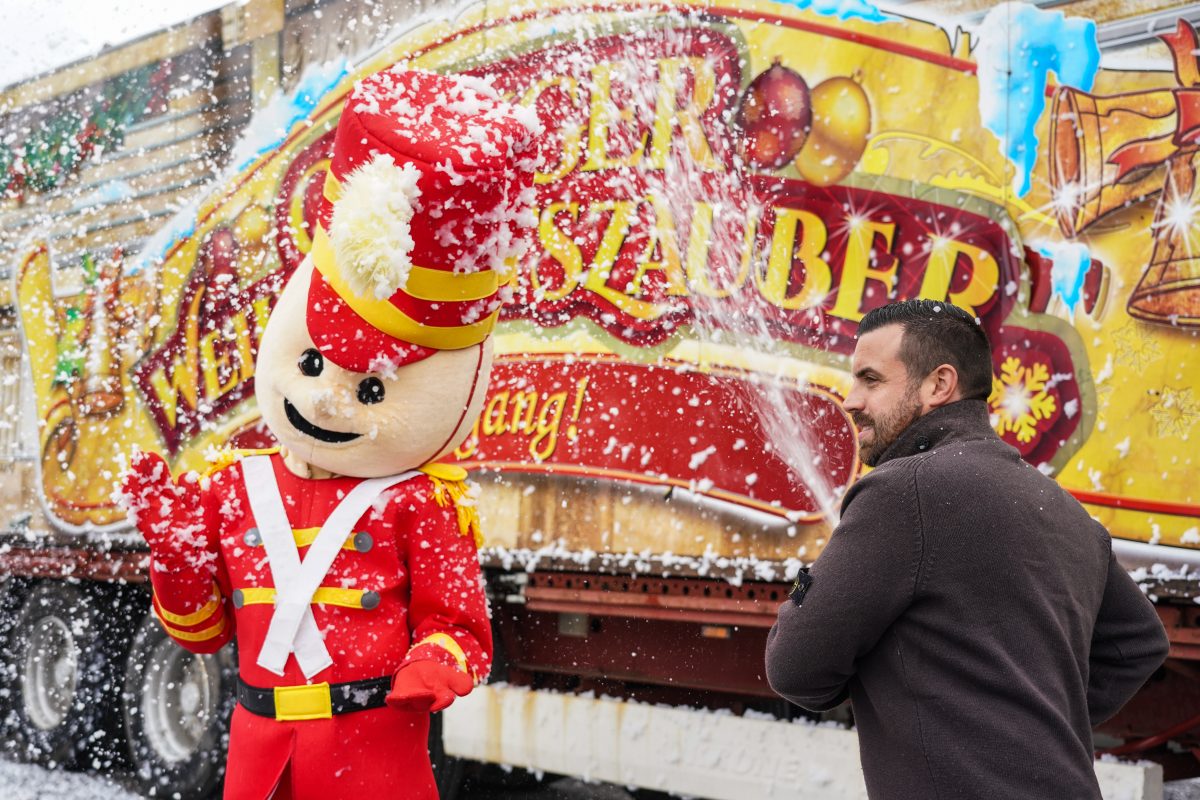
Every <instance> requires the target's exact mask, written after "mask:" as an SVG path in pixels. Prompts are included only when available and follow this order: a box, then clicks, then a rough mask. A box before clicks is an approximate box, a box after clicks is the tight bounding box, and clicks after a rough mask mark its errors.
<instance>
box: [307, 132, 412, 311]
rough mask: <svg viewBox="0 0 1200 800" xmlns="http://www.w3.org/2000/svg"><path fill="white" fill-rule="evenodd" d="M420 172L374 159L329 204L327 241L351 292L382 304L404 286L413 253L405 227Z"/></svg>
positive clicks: (389, 160) (386, 159) (353, 174)
mask: <svg viewBox="0 0 1200 800" xmlns="http://www.w3.org/2000/svg"><path fill="white" fill-rule="evenodd" d="M420 177H421V172H420V171H419V170H418V169H417V168H416V167H415V166H413V165H412V164H409V163H406V164H404V166H402V167H398V166H396V162H395V160H394V159H393V158H392V157H391V156H390V155H386V154H382V155H377V156H376V157H375V158H373V159H371V160H370V161H368V162H367V163H366V164H363V165H362V166H361V167H359V168H358V169H356V170H354V171H353V172H351V173H350V174H349V175H347V176H346V178H345V180H344V181H343V182H342V187H341V188H342V192H341V197H339V198H338V200H337V202H336V203H334V204H333V219H332V220H331V222H330V225H329V228H330V229H329V239H330V241H331V242H332V243H333V253H334V256H335V257H336V258H337V263H338V267H339V269H340V270H341V272H342V276H343V277H344V278H345V280H346V283H347V284H348V285H349V287H350V289H351V291H353V292H355V293H356V294H358V295H359V296H361V297H366V296H367V295H368V294H374V295H375V297H377V298H379V299H381V300H382V299H386V298H388V297H391V296H392V295H393V294H395V293H396V290H397V289H399V288H401V287H402V286H404V285H405V283H407V282H408V274H409V272H410V271H411V270H412V260H411V258H410V256H411V254H412V248H413V239H412V232H411V230H410V228H409V225H410V223H411V221H412V217H413V213H414V212H415V211H416V208H417V200H418V198H420V196H421V190H420V188H419V187H418V186H417V181H418V179H420Z"/></svg>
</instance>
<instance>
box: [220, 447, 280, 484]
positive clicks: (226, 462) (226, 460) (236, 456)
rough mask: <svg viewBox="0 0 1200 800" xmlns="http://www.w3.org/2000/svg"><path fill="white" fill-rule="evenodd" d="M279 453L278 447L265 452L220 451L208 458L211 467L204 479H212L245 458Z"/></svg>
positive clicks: (269, 448) (229, 449) (230, 448)
mask: <svg viewBox="0 0 1200 800" xmlns="http://www.w3.org/2000/svg"><path fill="white" fill-rule="evenodd" d="M278 452H279V448H278V447H268V448H266V449H264V450H248V449H247V450H241V449H235V448H232V447H227V448H225V449H224V450H218V451H217V452H216V453H213V454H211V455H210V456H208V461H209V467H208V469H207V470H206V471H205V472H204V477H206V478H208V477H211V476H213V475H215V474H216V473H218V472H220V471H221V470H223V469H225V468H227V467H229V466H230V465H232V464H236V463H237V462H239V461H241V460H242V459H243V458H248V457H250V456H270V455H274V454H275V453H278Z"/></svg>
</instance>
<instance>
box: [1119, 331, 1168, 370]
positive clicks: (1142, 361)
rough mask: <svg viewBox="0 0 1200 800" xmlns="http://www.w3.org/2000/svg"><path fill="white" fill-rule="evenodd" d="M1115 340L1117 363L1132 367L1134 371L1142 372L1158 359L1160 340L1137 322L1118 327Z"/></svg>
mask: <svg viewBox="0 0 1200 800" xmlns="http://www.w3.org/2000/svg"><path fill="white" fill-rule="evenodd" d="M1113 340H1114V343H1115V344H1116V346H1117V348H1116V349H1117V363H1118V364H1122V365H1124V366H1128V367H1131V368H1132V369H1133V371H1134V372H1141V371H1142V370H1144V369H1146V367H1148V366H1150V365H1151V364H1153V363H1155V362H1156V361H1158V358H1159V355H1160V351H1159V348H1158V342H1157V341H1155V339H1154V337H1152V336H1148V335H1147V334H1146V330H1145V327H1144V326H1139V325H1138V324H1137V323H1136V322H1130V323H1129V324H1127V325H1125V326H1123V327H1121V328H1118V329H1117V332H1116V334H1114V336H1113Z"/></svg>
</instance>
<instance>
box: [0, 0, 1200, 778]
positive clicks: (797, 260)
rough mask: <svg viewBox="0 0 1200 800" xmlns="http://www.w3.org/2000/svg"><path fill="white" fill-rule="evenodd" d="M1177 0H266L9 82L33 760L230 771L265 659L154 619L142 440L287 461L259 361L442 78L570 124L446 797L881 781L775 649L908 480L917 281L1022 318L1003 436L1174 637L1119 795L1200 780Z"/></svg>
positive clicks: (7, 657)
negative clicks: (863, 390)
mask: <svg viewBox="0 0 1200 800" xmlns="http://www.w3.org/2000/svg"><path fill="white" fill-rule="evenodd" d="M1051 6H1052V8H1051ZM1155 9H1156V10H1153V11H1145V10H1144V8H1143V6H1142V5H1141V4H1135V3H1112V4H1105V5H1103V6H1098V5H1096V4H1088V3H1082V2H1066V3H1063V2H1038V3H1033V4H1020V3H1015V4H1006V5H1003V6H996V7H990V6H989V4H987V3H969V4H965V5H964V4H947V3H941V2H936V0H926V1H924V2H914V3H908V4H903V5H900V6H897V7H895V8H890V9H885V8H882V7H876V6H874V5H871V4H870V3H869V2H867V1H866V0H848V1H847V2H843V3H839V4H831V3H824V2H818V1H817V0H780V1H779V2H776V1H775V0H742V1H740V2H736V3H732V2H728V3H722V2H719V1H718V0H714V2H684V1H683V0H652V1H651V0H634V1H633V2H614V3H583V2H574V1H568V0H533V1H532V2H520V1H519V0H518V1H516V2H508V1H507V0H489V1H488V2H483V3H479V2H466V3H463V4H458V5H452V4H448V3H443V2H436V1H435V2H428V3H413V2H408V1H407V0H397V1H396V2H381V1H377V2H372V1H371V0H320V1H317V0H248V1H247V0H243V1H242V2H236V3H230V4H229V5H227V6H224V7H222V8H220V9H217V10H215V11H212V12H208V13H205V14H202V15H200V16H197V17H196V18H195V19H192V20H190V21H187V22H184V23H181V24H179V25H177V26H174V27H172V28H169V29H167V30H163V31H161V32H157V33H154V34H151V35H148V36H145V37H142V38H140V39H138V40H136V41H133V42H130V43H127V44H123V45H120V46H117V47H112V48H109V49H106V50H104V51H103V52H101V53H99V54H97V55H96V56H94V57H89V58H87V59H84V60H82V61H79V62H77V63H74V64H70V65H67V66H65V67H62V68H58V69H55V70H53V71H51V72H49V73H46V74H44V75H41V76H38V77H36V78H33V79H30V80H27V81H24V82H22V83H19V84H17V85H15V86H11V87H8V88H7V89H5V90H3V92H2V93H0V114H2V116H0V133H2V135H0V181H2V182H3V198H2V199H0V277H3V281H2V286H3V288H2V289H0V358H2V359H3V371H2V373H0V375H2V378H0V398H2V402H0V409H2V413H0V581H2V584H0V587H2V588H0V642H2V644H3V646H2V647H0V666H2V668H3V669H2V671H0V681H2V685H0V711H2V712H3V726H4V730H5V736H4V741H5V743H6V747H7V750H6V753H5V757H9V758H20V759H26V760H32V761H36V762H39V763H43V764H48V765H52V766H57V767H63V768H72V767H74V768H82V769H89V770H98V771H109V770H124V771H126V772H128V773H129V774H130V775H131V776H132V778H131V779H132V780H133V781H134V782H135V783H136V785H137V786H138V787H139V789H140V790H141V791H142V792H143V793H144V794H146V795H147V796H159V797H162V796H168V797H180V798H192V797H196V798H199V797H206V796H209V795H210V794H211V793H212V792H213V791H214V790H215V789H216V787H218V786H219V784H220V781H221V776H222V766H223V753H224V746H225V742H224V736H225V730H226V724H227V719H228V715H229V713H230V711H231V708H232V703H233V692H232V686H233V683H234V681H235V678H236V667H235V661H234V658H233V655H232V653H231V652H230V649H231V648H226V650H224V651H221V652H219V653H217V654H215V655H193V654H190V653H187V652H185V651H183V650H182V649H180V648H179V647H177V646H176V645H175V644H174V643H172V642H171V641H170V640H169V639H167V638H166V636H165V634H164V633H163V632H162V630H161V629H160V628H159V626H158V625H157V623H156V622H155V621H154V620H153V619H152V618H151V617H150V616H149V614H148V611H149V590H148V582H147V575H146V569H147V561H148V555H147V550H146V547H145V544H144V542H143V541H142V540H141V538H140V536H139V535H138V534H137V533H136V531H135V530H134V529H133V528H132V527H131V525H130V524H129V523H128V521H127V520H126V519H125V516H124V514H123V512H122V511H121V509H120V508H119V507H118V505H117V503H116V502H115V500H114V499H113V489H114V485H115V483H116V482H117V480H118V478H119V475H120V472H121V469H122V468H123V466H124V464H125V463H126V460H127V458H128V456H129V454H130V453H131V452H132V451H133V449H134V448H135V447H140V448H142V449H146V450H155V451H157V452H160V453H162V454H163V455H164V456H165V457H166V458H167V459H168V461H169V462H170V464H171V466H172V469H173V470H175V471H176V472H183V471H188V470H203V469H204V468H205V466H206V464H207V463H208V462H209V460H210V459H212V458H213V457H214V456H215V454H216V453H218V452H219V451H220V450H222V449H225V448H258V447H265V446H270V445H271V444H272V441H273V440H272V437H271V434H270V432H269V431H268V430H267V429H266V428H265V427H264V426H263V425H262V423H261V420H260V419H259V415H258V413H257V410H256V407H255V401H254V392H253V386H254V359H255V355H256V352H257V343H258V339H259V336H260V335H261V332H262V329H263V326H264V324H265V322H266V320H267V319H268V317H269V315H270V312H271V309H272V306H273V303H274V300H275V298H276V296H277V294H278V292H279V291H280V289H281V287H282V285H283V283H284V282H285V280H286V278H287V276H288V275H290V273H291V271H292V270H293V269H295V267H296V266H297V265H298V264H300V263H301V262H302V260H303V259H304V258H305V256H306V254H307V252H308V249H309V247H310V246H311V239H310V236H311V234H312V231H313V225H314V219H315V214H316V213H317V208H318V205H319V201H320V197H321V189H322V184H323V180H324V175H325V172H326V170H327V169H328V159H329V150H330V147H331V144H332V137H333V131H334V129H335V127H336V122H337V119H338V115H339V113H340V109H341V106H342V103H343V102H344V100H345V97H346V96H347V93H348V92H349V90H350V88H351V87H352V85H353V83H354V81H355V80H357V79H359V78H361V77H364V76H366V75H369V74H371V73H372V72H374V71H377V70H379V69H382V68H384V67H387V66H389V65H391V64H395V63H399V62H405V63H407V64H408V65H410V66H412V67H414V68H422V69H430V70H435V71H442V72H453V73H464V74H469V75H473V76H476V77H478V78H481V79H484V80H486V81H488V82H490V83H491V84H492V86H493V87H494V88H495V90H496V91H497V92H498V93H499V94H500V95H501V96H503V97H505V98H506V99H508V100H510V101H512V102H514V103H518V104H520V105H523V106H525V107H527V108H530V109H532V110H533V111H534V112H535V113H536V114H537V116H538V119H539V120H540V122H541V124H542V126H543V129H544V130H543V134H542V141H541V146H540V151H541V161H540V166H539V169H538V173H537V175H536V179H535V188H536V192H537V207H536V212H537V213H536V217H537V219H536V225H535V226H534V228H533V230H532V235H531V247H530V249H529V251H528V253H527V254H526V256H525V257H524V259H523V260H522V262H521V264H520V269H519V276H518V279H517V282H516V284H515V286H514V292H513V300H512V302H511V303H509V304H508V305H507V306H506V307H505V310H504V311H503V313H502V316H501V321H500V323H499V324H498V326H497V329H496V333H495V342H496V354H497V357H496V364H495V368H494V372H493V376H492V383H491V386H490V387H489V391H488V396H487V400H486V402H485V405H484V410H483V413H482V415H481V417H480V419H479V420H478V422H477V423H476V424H475V427H474V428H473V430H472V433H471V435H470V437H469V438H468V439H467V441H466V442H464V444H463V445H462V446H461V447H459V448H458V450H457V451H456V452H455V453H454V459H455V460H456V461H457V463H459V464H460V465H461V466H463V467H464V468H466V469H467V470H468V471H469V472H470V474H471V476H472V479H473V480H474V481H475V482H476V483H477V484H478V485H479V487H480V500H479V512H480V516H481V519H482V527H483V529H484V532H485V540H484V545H483V547H482V548H481V550H480V558H481V560H482V564H483V567H484V571H485V576H486V579H487V587H488V593H489V598H490V603H491V610H492V615H493V625H494V632H495V640H496V649H497V654H496V665H495V668H494V670H493V674H492V676H491V678H490V680H489V683H488V684H486V685H484V686H481V687H479V688H477V690H476V691H475V692H473V693H472V694H471V695H469V696H468V697H467V698H464V699H461V700H459V701H458V702H456V703H455V704H454V706H452V707H451V708H450V709H448V710H447V711H446V712H444V713H442V714H440V715H437V717H436V719H435V724H434V726H433V729H432V733H431V738H430V751H431V756H432V758H433V761H434V764H435V771H436V774H437V777H438V783H439V790H440V791H441V793H442V795H443V796H444V797H453V796H455V794H456V792H457V791H458V789H459V787H460V785H461V778H462V770H463V766H464V763H468V762H481V763H493V764H501V765H506V766H517V767H522V768H525V769H528V770H532V771H545V772H552V773H560V774H567V775H575V776H579V777H583V778H588V779H595V780H604V781H611V782H615V783H619V784H623V785H627V786H631V787H641V788H645V789H650V790H660V791H671V792H676V793H682V794H687V795H692V796H697V797H709V798H743V797H746V796H750V795H755V796H785V795H788V794H789V792H792V791H794V787H795V786H796V785H797V784H798V783H800V784H804V785H806V786H809V787H813V788H812V796H814V797H816V796H821V797H838V798H841V797H865V789H864V788H863V785H862V778H861V772H860V771H859V767H858V761H857V746H856V740H855V736H854V733H853V727H852V726H853V719H852V714H851V712H850V710H849V709H848V707H842V708H840V709H836V710H834V711H833V712H830V713H828V714H824V715H811V714H807V713H805V712H802V711H801V710H799V709H797V708H794V707H789V706H788V704H786V703H785V702H784V701H782V700H780V699H779V698H777V697H776V696H775V695H774V694H773V693H772V692H771V690H770V687H769V686H768V685H767V682H766V679H765V676H764V668H763V650H764V645H765V639H766V634H767V631H768V630H769V628H770V626H771V624H772V623H773V620H774V618H775V614H776V611H777V608H778V606H779V604H780V603H781V602H784V601H785V600H786V598H787V596H788V593H789V588H790V584H791V582H792V581H793V580H794V579H795V578H796V576H797V575H798V574H799V573H800V571H801V570H803V569H805V568H806V567H807V565H809V564H811V563H812V561H813V560H814V559H816V558H817V557H818V556H819V555H820V552H821V549H822V547H823V546H824V544H825V543H826V541H827V540H828V538H829V536H830V535H831V533H832V531H833V530H834V528H835V527H836V524H837V516H838V506H839V502H840V499H841V497H842V495H843V494H844V493H845V491H846V489H847V487H848V486H849V485H850V484H851V483H852V482H853V481H854V480H855V479H856V478H857V477H859V476H860V475H862V474H863V473H864V472H865V470H866V469H867V467H866V466H864V465H863V464H862V463H861V461H860V459H859V454H858V445H857V437H856V433H855V429H854V425H853V421H852V420H851V419H850V417H849V415H848V414H847V412H846V411H845V410H844V409H843V407H842V404H841V399H842V398H843V397H844V396H845V394H846V392H847V391H848V387H849V381H850V376H849V355H850V353H851V352H852V350H853V346H854V337H855V331H856V327H857V324H858V322H859V321H860V320H861V319H862V317H863V315H864V314H865V313H866V312H867V311H869V310H870V309H872V308H874V307H877V306H879V305H882V304H883V303H886V302H888V301H889V300H892V299H904V298H915V297H921V298H929V299H935V300H942V301H949V302H953V303H955V304H956V305H959V306H962V307H964V308H966V309H968V310H970V311H971V312H972V313H973V314H974V315H975V316H976V317H977V318H978V319H979V321H980V324H981V325H982V326H983V328H984V329H985V331H986V332H987V333H988V336H989V338H990V340H991V342H992V345H993V351H994V379H993V392H992V395H991V397H990V398H989V401H988V402H989V410H990V413H991V420H992V423H993V426H994V427H995V429H996V432H997V433H998V434H999V435H1000V436H1001V437H1002V438H1003V439H1004V440H1005V441H1006V442H1007V443H1009V444H1010V445H1012V446H1013V447H1015V448H1016V449H1017V450H1018V451H1019V452H1020V453H1021V455H1022V457H1023V458H1025V459H1026V460H1027V461H1028V462H1029V463H1030V464H1032V465H1034V466H1036V467H1037V468H1038V469H1040V470H1042V471H1043V472H1045V473H1046V474H1047V475H1050V476H1052V477H1053V478H1054V479H1055V480H1057V481H1058V482H1059V484H1060V485H1061V486H1063V487H1064V488H1065V489H1066V490H1067V491H1069V492H1070V493H1071V494H1073V495H1074V496H1075V497H1076V498H1077V499H1078V500H1079V501H1080V502H1081V503H1082V504H1083V505H1084V506H1085V507H1086V508H1087V510H1088V511H1089V512H1090V513H1091V514H1092V515H1093V516H1094V517H1095V518H1096V519H1098V520H1099V521H1100V522H1101V523H1103V524H1104V525H1105V526H1106V527H1107V528H1108V530H1109V531H1110V532H1111V534H1112V536H1113V541H1114V548H1115V550H1116V552H1117V553H1118V556H1119V558H1120V559H1121V561H1122V563H1123V565H1124V566H1125V567H1126V568H1127V569H1129V570H1130V572H1131V574H1133V575H1134V577H1135V578H1136V579H1137V580H1138V582H1139V583H1140V585H1142V587H1143V588H1144V590H1145V591H1146V592H1147V593H1148V595H1149V596H1150V598H1151V599H1152V600H1153V601H1154V603H1155V607H1156V608H1157V610H1158V613H1159V615H1160V616H1161V618H1162V620H1163V622H1164V625H1165V627H1166V629H1167V632H1168V634H1169V637H1170V640H1171V654H1170V658H1169V659H1168V661H1167V663H1166V665H1165V666H1164V668H1163V669H1161V670H1160V671H1159V672H1158V673H1157V674H1156V675H1155V676H1154V677H1153V678H1152V679H1151V680H1150V681H1149V682H1148V683H1147V684H1146V686H1145V687H1144V688H1143V689H1142V690H1141V691H1140V692H1139V693H1138V695H1137V696H1136V697H1135V698H1134V699H1133V700H1132V701H1131V702H1130V703H1129V704H1128V705H1127V706H1126V708H1125V709H1124V710H1123V711H1122V712H1121V713H1120V714H1118V716H1117V717H1115V718H1114V719H1112V720H1110V721H1108V722H1107V723H1105V724H1104V725H1102V726H1101V727H1100V728H1099V729H1098V730H1097V733H1096V738H1097V744H1098V747H1099V748H1100V752H1098V760H1097V766H1096V768H1097V774H1098V775H1099V776H1100V779H1101V784H1102V786H1103V788H1104V791H1105V793H1106V796H1110V797H1116V796H1123V797H1124V796H1129V797H1138V798H1153V797H1158V796H1161V793H1162V783H1163V780H1164V778H1166V779H1171V778H1176V777H1189V776H1193V775H1196V774H1200V765H1197V763H1196V759H1197V755H1196V754H1197V753H1200V749H1198V747H1200V740H1198V739H1197V730H1198V729H1200V681H1197V676H1200V667H1198V665H1197V664H1196V661H1197V660H1200V607H1198V604H1200V584H1198V582H1197V578H1196V572H1195V570H1196V565H1197V563H1198V561H1200V551H1198V550H1197V548H1198V547H1200V462H1198V461H1197V457H1196V455H1195V447H1194V444H1193V442H1194V437H1196V436H1198V435H1200V394H1198V390H1197V388H1196V387H1197V378H1200V346H1198V345H1200V256H1198V255H1197V253H1198V252H1200V249H1196V248H1195V247H1194V245H1195V244H1196V239H1197V237H1200V227H1198V226H1197V224H1196V222H1195V215H1196V212H1197V209H1198V208H1200V195H1198V191H1200V190H1198V189H1197V181H1196V169H1197V165H1198V164H1200V160H1198V155H1197V154H1198V153H1200V100H1198V99H1197V98H1200V63H1198V62H1197V56H1196V53H1197V51H1198V47H1197V44H1198V43H1197V34H1196V30H1195V28H1194V27H1193V26H1194V25H1195V24H1196V23H1197V22H1198V21H1200V13H1198V12H1197V11H1196V9H1195V8H1194V7H1190V6H1187V5H1185V4H1182V3H1175V2H1170V1H1168V2H1166V3H1161V4H1157V5H1156V6H1155ZM1073 14H1083V15H1087V16H1074V15H1073ZM985 490H986V489H985ZM964 622H966V621H964ZM1119 757H1132V758H1134V759H1140V760H1138V761H1136V763H1129V762H1122V761H1120V760H1119Z"/></svg>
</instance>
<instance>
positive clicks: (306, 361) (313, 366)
mask: <svg viewBox="0 0 1200 800" xmlns="http://www.w3.org/2000/svg"><path fill="white" fill-rule="evenodd" d="M324 369H325V359H324V358H323V357H322V356H321V353H320V352H319V351H317V350H315V349H313V348H311V347H310V348H308V349H307V350H305V351H304V352H303V353H301V354H300V371H301V372H303V373H304V374H305V375H307V376H308V377H310V378H315V377H317V376H318V375H320V374H321V371H322V370H324Z"/></svg>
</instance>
